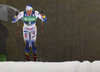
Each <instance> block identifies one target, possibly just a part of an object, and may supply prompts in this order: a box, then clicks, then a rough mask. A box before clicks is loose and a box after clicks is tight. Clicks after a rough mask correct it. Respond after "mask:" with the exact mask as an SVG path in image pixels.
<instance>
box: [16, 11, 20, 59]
mask: <svg viewBox="0 0 100 72" xmlns="http://www.w3.org/2000/svg"><path fill="white" fill-rule="evenodd" d="M17 15H18V11H17V12H16V16H17ZM17 37H18V39H17V42H18V50H19V54H18V55H19V60H20V48H19V23H18V16H17Z"/></svg>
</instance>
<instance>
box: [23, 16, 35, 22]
mask: <svg viewBox="0 0 100 72" xmlns="http://www.w3.org/2000/svg"><path fill="white" fill-rule="evenodd" d="M23 20H24V21H27V22H32V21H36V17H23Z"/></svg>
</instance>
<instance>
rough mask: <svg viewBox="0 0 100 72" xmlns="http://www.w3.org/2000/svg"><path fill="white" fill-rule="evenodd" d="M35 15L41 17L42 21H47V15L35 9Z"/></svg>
mask: <svg viewBox="0 0 100 72" xmlns="http://www.w3.org/2000/svg"><path fill="white" fill-rule="evenodd" d="M35 15H36V17H37V18H39V19H41V20H42V21H44V22H47V17H46V16H45V15H42V14H40V13H39V12H38V11H35Z"/></svg>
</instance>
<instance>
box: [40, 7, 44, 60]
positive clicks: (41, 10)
mask: <svg viewBox="0 0 100 72" xmlns="http://www.w3.org/2000/svg"><path fill="white" fill-rule="evenodd" d="M40 10H41V14H42V15H43V10H42V9H40ZM41 25H42V52H43V61H44V46H43V21H42V20H41Z"/></svg>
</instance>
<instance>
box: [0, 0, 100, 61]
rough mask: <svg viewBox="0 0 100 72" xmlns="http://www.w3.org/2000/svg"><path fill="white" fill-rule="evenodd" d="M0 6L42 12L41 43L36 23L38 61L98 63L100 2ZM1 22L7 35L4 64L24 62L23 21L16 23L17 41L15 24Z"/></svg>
mask: <svg viewBox="0 0 100 72" xmlns="http://www.w3.org/2000/svg"><path fill="white" fill-rule="evenodd" d="M0 4H7V5H10V6H13V7H15V8H17V9H18V10H20V11H23V10H25V7H26V5H28V4H31V5H32V6H33V9H34V10H38V11H40V8H42V9H43V10H44V13H45V15H46V16H47V18H48V22H47V23H44V25H43V29H44V35H43V39H44V40H43V43H42V26H41V20H39V19H38V20H37V29H38V33H37V50H38V61H48V62H61V61H75V60H78V61H84V60H89V61H94V60H100V0H0ZM1 23H2V24H3V25H4V26H5V27H6V28H7V29H8V32H9V37H7V38H6V37H5V42H6V48H7V50H6V51H7V61H24V60H25V55H24V48H25V44H24V40H23V35H22V27H23V22H22V21H19V41H17V39H18V37H17V23H14V24H13V23H12V22H5V21H1ZM0 35H2V34H0ZM2 37H3V36H2ZM18 43H19V44H18ZM30 60H33V59H32V48H30Z"/></svg>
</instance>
